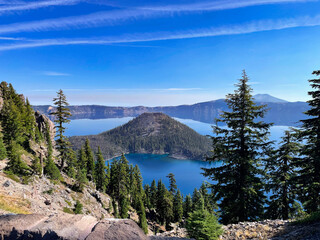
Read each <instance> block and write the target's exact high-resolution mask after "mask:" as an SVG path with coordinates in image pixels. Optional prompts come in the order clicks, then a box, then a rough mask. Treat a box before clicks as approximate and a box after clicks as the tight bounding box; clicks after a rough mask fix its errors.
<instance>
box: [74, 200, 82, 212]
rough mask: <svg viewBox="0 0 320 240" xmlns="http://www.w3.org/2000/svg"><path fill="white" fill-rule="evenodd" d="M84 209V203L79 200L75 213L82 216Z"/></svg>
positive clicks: (75, 206)
mask: <svg viewBox="0 0 320 240" xmlns="http://www.w3.org/2000/svg"><path fill="white" fill-rule="evenodd" d="M82 208H83V205H82V203H81V202H80V201H79V200H77V201H76V204H75V205H74V209H73V212H74V213H75V214H82Z"/></svg>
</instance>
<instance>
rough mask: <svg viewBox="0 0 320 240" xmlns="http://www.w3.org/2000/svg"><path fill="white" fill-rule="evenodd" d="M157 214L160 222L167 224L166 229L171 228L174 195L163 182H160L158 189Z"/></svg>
mask: <svg viewBox="0 0 320 240" xmlns="http://www.w3.org/2000/svg"><path fill="white" fill-rule="evenodd" d="M156 210H157V213H158V215H159V222H160V223H161V224H164V223H165V224H166V229H167V230H168V229H169V228H170V223H171V222H172V221H173V217H174V216H173V198H172V194H171V193H170V192H169V191H168V190H167V188H166V186H165V185H164V184H163V183H162V181H161V180H159V181H158V187H157V208H156Z"/></svg>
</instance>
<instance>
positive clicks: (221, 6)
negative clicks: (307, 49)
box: [0, 0, 318, 34]
mask: <svg viewBox="0 0 320 240" xmlns="http://www.w3.org/2000/svg"><path fill="white" fill-rule="evenodd" d="M310 1H318V0H242V1H235V0H225V1H221V0H219V1H211V2H198V3H194V4H189V5H165V6H149V7H148V6H145V7H138V8H131V9H129V8H128V9H122V10H113V11H102V12H96V13H92V14H87V15H80V16H70V17H63V18H53V19H46V20H40V21H31V22H22V23H13V24H8V25H0V34H7V33H18V32H39V31H52V30H63V29H71V28H75V29H82V28H92V27H99V26H108V25H116V24H119V23H123V22H125V21H128V20H137V19H145V18H156V17H161V16H172V15H173V14H175V13H180V12H185V13H188V12H202V11H218V10H226V9H234V8H241V7H248V6H255V5H266V4H281V3H297V2H310ZM79 2H88V3H89V2H90V1H88V0H51V1H40V2H31V3H29V4H23V5H16V6H7V7H0V14H1V12H5V11H15V10H23V9H25V10H27V9H35V8H40V7H48V6H55V5H71V4H77V3H79ZM97 4H98V3H97ZM110 4H111V3H110ZM10 9H11V10H10Z"/></svg>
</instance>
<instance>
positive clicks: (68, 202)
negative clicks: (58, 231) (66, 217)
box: [64, 199, 72, 207]
mask: <svg viewBox="0 0 320 240" xmlns="http://www.w3.org/2000/svg"><path fill="white" fill-rule="evenodd" d="M64 201H65V202H66V203H67V204H68V205H69V207H71V205H72V203H71V202H70V201H68V200H66V199H65V200H64Z"/></svg>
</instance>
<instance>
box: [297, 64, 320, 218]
mask: <svg viewBox="0 0 320 240" xmlns="http://www.w3.org/2000/svg"><path fill="white" fill-rule="evenodd" d="M313 74H314V75H315V76H317V77H318V78H316V79H312V80H309V82H310V85H311V87H312V89H313V91H310V92H309V93H308V94H309V95H310V96H311V97H312V99H311V100H310V101H308V104H309V106H310V110H308V111H307V112H305V114H306V115H307V116H308V119H306V120H302V123H303V125H302V129H301V135H300V137H301V140H303V142H304V143H305V145H304V146H303V148H302V151H301V159H300V161H299V164H298V168H299V171H298V174H299V178H298V184H299V186H300V192H299V200H300V201H301V202H302V203H303V206H304V208H305V209H306V211H307V212H308V213H313V212H317V211H319V210H320V194H319V192H320V121H319V119H320V101H319V98H320V77H319V76H320V70H318V71H314V72H313Z"/></svg>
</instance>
